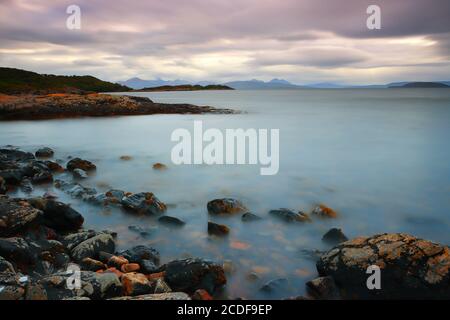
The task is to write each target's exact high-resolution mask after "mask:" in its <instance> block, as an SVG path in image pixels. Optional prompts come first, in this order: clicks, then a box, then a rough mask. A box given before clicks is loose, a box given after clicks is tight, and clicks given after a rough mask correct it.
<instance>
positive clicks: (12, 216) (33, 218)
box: [0, 196, 43, 237]
mask: <svg viewBox="0 0 450 320" xmlns="http://www.w3.org/2000/svg"><path fill="white" fill-rule="evenodd" d="M42 214H43V213H42V211H40V210H38V209H35V208H33V207H32V206H31V205H30V204H29V203H28V202H26V201H23V200H21V199H10V198H8V197H7V196H0V237H7V236H11V235H15V234H16V233H18V232H19V231H22V230H24V229H25V228H27V227H29V226H31V225H35V224H36V223H37V222H38V219H39V218H40V217H41V215H42Z"/></svg>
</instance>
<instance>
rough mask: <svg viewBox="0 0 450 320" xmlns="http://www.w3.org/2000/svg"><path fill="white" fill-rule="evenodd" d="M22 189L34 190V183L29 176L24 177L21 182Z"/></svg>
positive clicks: (24, 190)
mask: <svg viewBox="0 0 450 320" xmlns="http://www.w3.org/2000/svg"><path fill="white" fill-rule="evenodd" d="M19 187H20V190H22V191H23V192H25V193H31V192H33V185H32V184H31V180H30V179H28V178H25V179H23V180H22V181H21V182H20V186H19Z"/></svg>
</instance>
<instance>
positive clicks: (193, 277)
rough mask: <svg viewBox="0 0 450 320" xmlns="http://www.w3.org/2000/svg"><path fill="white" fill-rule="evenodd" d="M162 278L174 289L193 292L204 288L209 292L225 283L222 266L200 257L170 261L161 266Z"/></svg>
mask: <svg viewBox="0 0 450 320" xmlns="http://www.w3.org/2000/svg"><path fill="white" fill-rule="evenodd" d="M161 269H162V270H164V271H165V272H166V273H165V278H164V280H165V281H166V282H167V284H168V285H169V286H170V287H171V288H172V290H175V291H183V292H188V293H194V292H195V291H196V290H197V289H204V290H206V291H208V293H210V294H214V292H215V291H216V290H217V289H219V288H220V287H222V286H223V285H225V284H226V282H227V280H226V278H225V272H224V270H223V268H222V266H220V265H217V264H215V263H213V262H211V261H206V260H202V259H184V260H175V261H171V262H169V263H168V264H166V265H164V266H163V267H162V268H161Z"/></svg>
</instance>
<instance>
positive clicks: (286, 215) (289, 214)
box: [269, 208, 311, 222]
mask: <svg viewBox="0 0 450 320" xmlns="http://www.w3.org/2000/svg"><path fill="white" fill-rule="evenodd" d="M269 214H270V215H273V216H275V217H277V218H280V219H282V220H284V221H287V222H293V221H298V222H309V221H311V219H310V218H309V216H308V215H307V214H306V213H304V212H301V211H299V212H294V211H292V210H289V209H286V208H281V209H278V210H270V211H269Z"/></svg>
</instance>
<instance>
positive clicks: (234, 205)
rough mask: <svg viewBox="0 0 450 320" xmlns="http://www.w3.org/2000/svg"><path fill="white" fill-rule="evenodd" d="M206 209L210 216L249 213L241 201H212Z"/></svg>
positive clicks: (225, 199)
mask: <svg viewBox="0 0 450 320" xmlns="http://www.w3.org/2000/svg"><path fill="white" fill-rule="evenodd" d="M206 207H207V209H208V212H209V213H210V214H233V213H243V212H246V211H248V210H247V208H245V206H244V205H243V204H242V203H241V202H240V201H238V200H235V199H230V198H224V199H215V200H212V201H210V202H208V204H207V205H206Z"/></svg>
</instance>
